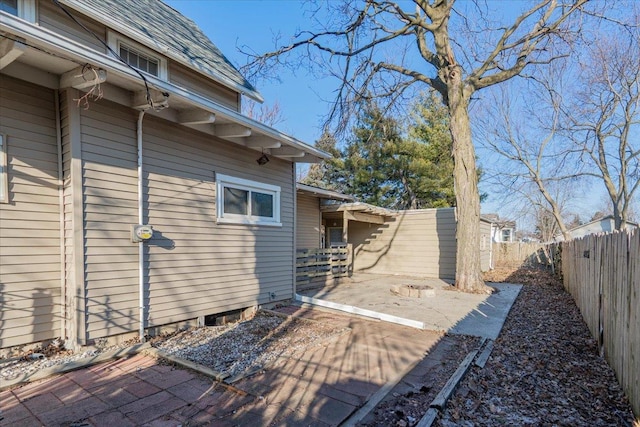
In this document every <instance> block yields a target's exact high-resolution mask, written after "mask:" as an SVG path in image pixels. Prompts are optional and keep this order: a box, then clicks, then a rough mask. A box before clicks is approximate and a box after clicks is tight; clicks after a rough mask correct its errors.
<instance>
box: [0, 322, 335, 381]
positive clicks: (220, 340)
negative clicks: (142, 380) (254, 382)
mask: <svg viewBox="0 0 640 427" xmlns="http://www.w3.org/2000/svg"><path fill="white" fill-rule="evenodd" d="M345 331H346V329H345V328H337V327H334V326H332V325H330V324H327V323H322V322H317V321H313V320H308V319H300V318H295V317H287V316H285V315H280V314H275V313H273V312H269V311H258V312H257V313H256V315H255V316H254V317H253V318H251V319H248V320H245V321H242V322H237V323H232V324H227V325H225V326H207V327H200V328H192V329H189V330H186V331H182V332H178V333H175V334H171V335H166V336H160V337H155V338H152V339H151V341H150V342H151V345H152V346H153V347H156V348H158V349H160V350H162V351H164V352H166V353H168V354H171V355H174V356H177V357H181V358H184V359H187V360H190V361H192V362H196V363H199V364H201V365H204V366H207V367H209V368H211V369H213V370H215V371H218V372H220V373H222V374H226V375H227V376H237V375H241V374H242V373H246V372H253V371H256V370H258V369H260V368H261V367H263V366H265V365H266V364H269V363H271V362H274V361H276V360H277V359H278V357H282V356H285V357H286V356H292V355H293V354H295V353H297V352H300V351H302V350H304V349H306V348H308V347H311V346H313V345H317V344H320V343H321V342H323V341H325V340H326V339H329V338H331V337H333V336H336V335H338V334H341V333H343V332H345ZM137 342H138V340H130V341H126V342H123V343H122V344H119V345H117V346H106V345H100V343H98V345H96V346H94V347H92V348H88V349H83V350H82V351H81V352H77V353H74V352H71V351H68V350H64V348H63V345H62V342H61V341H59V340H54V341H53V342H52V343H50V344H48V345H47V346H46V347H40V348H36V349H34V350H30V351H28V352H24V353H23V354H19V355H17V356H14V357H11V358H6V359H0V380H11V379H14V378H17V377H21V376H23V375H25V374H32V373H34V372H37V371H39V370H42V369H45V368H50V367H53V366H58V365H63V364H65V363H68V362H72V361H77V360H79V359H82V358H87V357H94V356H97V355H99V354H101V353H104V352H107V351H111V350H116V349H119V348H126V347H129V346H131V345H133V344H136V343H137Z"/></svg>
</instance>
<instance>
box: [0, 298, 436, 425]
mask: <svg viewBox="0 0 640 427" xmlns="http://www.w3.org/2000/svg"><path fill="white" fill-rule="evenodd" d="M285 310H287V311H288V312H289V313H293V312H296V314H297V315H302V316H305V317H310V318H315V319H318V320H320V319H321V320H325V321H331V322H332V323H334V324H336V325H340V326H342V325H344V326H349V327H350V328H351V332H350V333H347V334H344V335H341V336H340V337H338V338H336V339H335V340H333V341H331V342H329V343H326V344H325V345H323V346H319V347H315V348H310V349H308V350H307V351H305V352H304V353H303V354H301V355H298V356H297V357H295V358H292V359H289V360H288V361H286V362H285V363H283V364H281V365H279V366H276V367H274V368H272V369H269V370H267V371H265V372H264V373H262V374H258V375H255V376H252V377H249V378H246V379H244V380H241V381H239V382H238V383H236V384H234V387H236V388H237V389H238V390H232V389H227V388H225V387H224V386H223V385H221V384H218V383H216V382H215V381H213V380H212V379H209V378H207V377H205V376H203V375H201V374H198V373H196V372H193V371H190V370H186V369H181V368H176V367H174V366H169V365H164V364H160V363H158V361H157V360H155V359H154V358H152V357H149V356H144V355H136V356H132V357H130V358H127V359H119V360H114V361H110V362H106V363H102V364H100V365H96V366H92V367H89V368H86V369H82V370H78V371H74V372H70V373H67V374H64V375H60V376H57V377H54V378H50V379H47V380H42V381H39V382H36V383H32V384H28V385H25V386H22V387H19V388H14V389H12V390H5V391H3V392H0V410H1V411H2V412H1V414H0V417H3V418H2V419H0V426H14V425H15V426H21V427H22V426H25V427H27V426H42V425H45V426H68V427H71V426H74V427H81V426H111V427H125V426H140V425H141V426H167V427H168V426H178V425H182V426H195V425H207V426H245V425H247V426H256V427H257V426H266V425H286V426H309V425H313V426H332V425H338V424H339V423H341V422H342V421H344V420H345V419H346V418H347V417H349V416H350V415H351V414H352V413H353V412H354V411H355V410H357V408H359V407H360V406H361V405H362V404H364V403H365V402H366V401H367V399H369V398H370V397H371V395H372V394H373V393H375V392H376V391H377V390H379V389H380V387H382V386H383V385H384V384H386V383H387V382H388V381H389V380H390V379H391V378H394V377H395V376H397V375H398V373H401V372H404V371H405V370H406V369H407V368H408V367H409V366H411V365H412V364H414V363H415V362H417V361H418V360H420V359H422V358H423V357H424V355H425V354H426V353H427V352H428V351H429V350H430V349H431V348H432V347H433V346H434V345H435V344H436V343H437V342H438V340H439V339H440V337H441V335H440V334H438V333H435V332H429V331H421V330H416V329H412V328H408V327H403V326H399V325H392V324H388V323H382V322H376V321H369V320H363V319H360V318H355V317H350V316H344V315H336V314H330V313H327V312H321V311H315V310H308V309H300V308H297V307H290V308H287V309H285Z"/></svg>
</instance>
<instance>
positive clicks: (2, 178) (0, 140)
mask: <svg viewBox="0 0 640 427" xmlns="http://www.w3.org/2000/svg"><path fill="white" fill-rule="evenodd" d="M8 201H9V175H8V172H7V137H6V136H5V135H2V134H0V203H7V202H8Z"/></svg>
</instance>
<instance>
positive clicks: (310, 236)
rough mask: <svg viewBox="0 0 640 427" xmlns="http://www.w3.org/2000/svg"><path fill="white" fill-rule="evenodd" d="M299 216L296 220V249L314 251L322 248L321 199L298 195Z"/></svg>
mask: <svg viewBox="0 0 640 427" xmlns="http://www.w3.org/2000/svg"><path fill="white" fill-rule="evenodd" d="M297 203H298V215H297V220H296V247H297V248H298V249H313V248H319V247H320V226H321V223H322V218H321V214H320V199H318V198H317V197H313V196H309V195H306V194H298V200H297Z"/></svg>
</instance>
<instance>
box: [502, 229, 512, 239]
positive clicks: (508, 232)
mask: <svg viewBox="0 0 640 427" xmlns="http://www.w3.org/2000/svg"><path fill="white" fill-rule="evenodd" d="M502 241H503V242H510V241H511V229H510V228H505V229H504V230H502Z"/></svg>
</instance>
